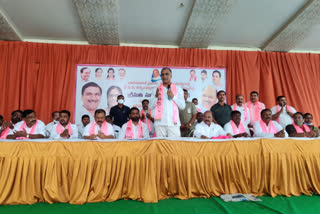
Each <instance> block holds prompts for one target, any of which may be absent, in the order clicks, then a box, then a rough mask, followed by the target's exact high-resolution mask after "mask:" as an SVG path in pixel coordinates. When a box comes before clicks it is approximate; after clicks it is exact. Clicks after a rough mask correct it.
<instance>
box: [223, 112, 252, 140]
mask: <svg viewBox="0 0 320 214" xmlns="http://www.w3.org/2000/svg"><path fill="white" fill-rule="evenodd" d="M224 131H225V132H227V133H231V134H232V135H233V137H234V138H237V137H249V136H250V131H249V129H248V126H247V125H246V124H244V122H242V121H241V112H240V111H232V112H231V120H230V122H228V123H226V125H224Z"/></svg>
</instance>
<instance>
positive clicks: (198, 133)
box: [193, 111, 232, 139]
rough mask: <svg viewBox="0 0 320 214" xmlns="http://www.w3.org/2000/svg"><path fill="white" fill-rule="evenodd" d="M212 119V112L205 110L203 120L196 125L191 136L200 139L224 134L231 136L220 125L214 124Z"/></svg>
mask: <svg viewBox="0 0 320 214" xmlns="http://www.w3.org/2000/svg"><path fill="white" fill-rule="evenodd" d="M212 119H213V116H212V112H211V111H206V112H205V113H204V115H203V121H202V122H201V123H199V124H197V125H196V128H195V130H194V133H193V136H194V137H196V138H201V139H211V138H212V137H219V136H226V135H227V136H229V137H232V135H231V134H230V133H227V132H225V131H224V130H223V129H222V127H221V126H220V125H218V124H214V123H213V122H212V121H213V120H212Z"/></svg>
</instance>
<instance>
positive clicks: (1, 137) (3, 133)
mask: <svg viewBox="0 0 320 214" xmlns="http://www.w3.org/2000/svg"><path fill="white" fill-rule="evenodd" d="M9 132H10V129H9V127H7V128H6V129H5V130H3V132H2V133H1V135H0V139H6V138H7V136H8V134H9Z"/></svg>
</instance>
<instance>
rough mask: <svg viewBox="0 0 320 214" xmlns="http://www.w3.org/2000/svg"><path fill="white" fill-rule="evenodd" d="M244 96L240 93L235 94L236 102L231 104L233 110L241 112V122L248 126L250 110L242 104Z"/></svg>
mask: <svg viewBox="0 0 320 214" xmlns="http://www.w3.org/2000/svg"><path fill="white" fill-rule="evenodd" d="M243 101H244V96H243V95H242V94H238V95H237V96H236V103H235V104H233V105H232V106H231V109H232V110H233V111H239V112H240V113H241V122H242V123H243V124H244V125H245V126H248V124H249V123H250V112H249V109H248V107H247V106H245V105H244V103H243Z"/></svg>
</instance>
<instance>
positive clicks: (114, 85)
mask: <svg viewBox="0 0 320 214" xmlns="http://www.w3.org/2000/svg"><path fill="white" fill-rule="evenodd" d="M162 68H163V67H132V66H119V65H93V64H78V65H77V67H76V72H77V78H76V81H77V82H76V97H75V123H76V124H80V123H81V117H82V115H85V114H87V115H89V117H90V119H91V120H93V117H94V112H95V110H96V109H99V108H101V109H104V110H105V111H106V113H107V115H108V114H109V112H110V109H111V108H112V107H113V106H115V105H117V97H118V96H119V95H120V94H122V95H124V97H125V105H127V106H129V107H133V106H135V107H138V108H139V109H141V108H142V104H141V101H142V100H144V99H148V100H150V99H151V97H154V93H155V90H156V88H157V87H158V86H159V84H160V83H161V75H160V74H161V69H162ZM170 69H171V70H172V80H171V81H172V82H173V83H174V84H176V85H177V86H179V87H181V88H184V89H187V90H188V92H189V98H188V100H189V101H191V100H192V99H193V98H197V99H198V103H199V104H198V106H197V107H198V108H200V109H201V111H202V112H204V111H206V110H210V108H211V106H212V105H214V104H215V103H217V101H218V100H217V92H218V91H220V90H224V91H225V90H226V69H225V68H185V67H184V68H181V67H170Z"/></svg>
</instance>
